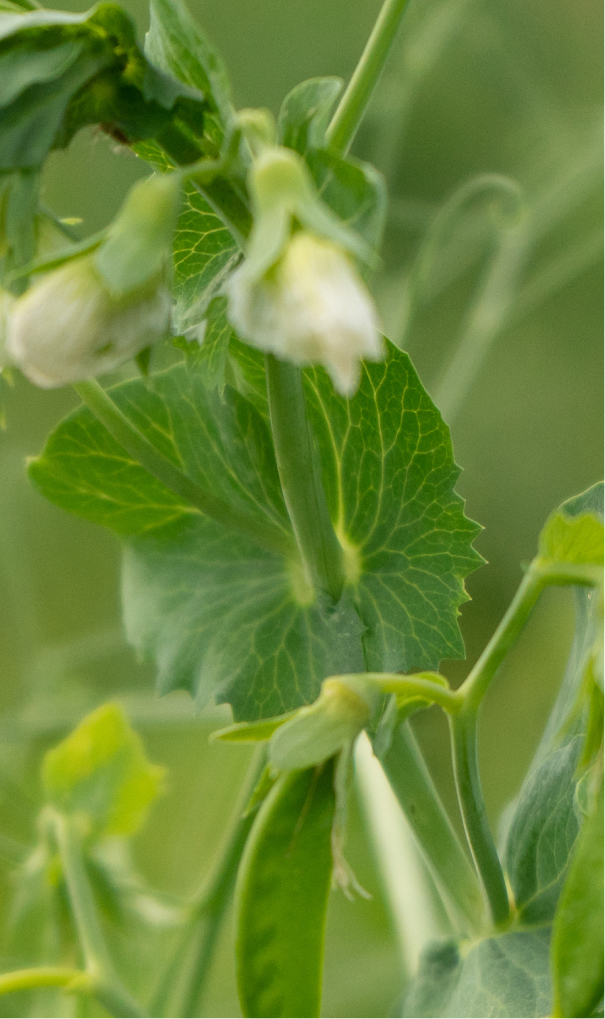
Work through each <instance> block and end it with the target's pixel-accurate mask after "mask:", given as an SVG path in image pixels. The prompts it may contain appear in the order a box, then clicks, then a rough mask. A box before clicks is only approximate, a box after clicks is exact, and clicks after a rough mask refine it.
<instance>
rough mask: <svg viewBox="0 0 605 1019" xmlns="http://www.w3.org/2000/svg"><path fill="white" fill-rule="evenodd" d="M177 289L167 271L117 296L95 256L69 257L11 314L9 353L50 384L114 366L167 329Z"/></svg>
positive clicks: (33, 376) (29, 372) (32, 374)
mask: <svg viewBox="0 0 605 1019" xmlns="http://www.w3.org/2000/svg"><path fill="white" fill-rule="evenodd" d="M170 308H171V299H170V291H169V289H168V287H167V285H166V283H165V278H164V273H162V272H161V273H159V274H158V275H157V276H156V278H155V279H154V280H150V281H148V282H147V283H146V285H145V286H143V287H139V288H137V289H136V290H133V291H131V292H130V293H128V294H127V295H126V296H122V297H113V296H112V295H111V293H110V291H109V289H108V287H107V285H106V283H105V282H104V280H102V278H101V276H100V274H99V272H98V270H97V268H96V266H95V264H94V255H87V256H85V257H82V258H78V259H74V260H73V261H70V262H67V263H66V264H65V265H63V266H61V268H59V269H55V270H54V271H53V272H50V273H48V274H47V275H46V276H45V277H44V278H43V279H42V280H41V281H40V282H39V283H35V284H34V285H33V286H32V287H30V289H29V290H27V291H26V293H25V294H23V296H22V297H20V298H18V300H17V301H16V302H15V304H14V306H13V309H12V313H11V314H10V317H9V324H8V336H7V344H6V347H7V353H8V355H9V357H10V358H11V359H12V361H13V362H14V363H15V364H16V365H17V366H18V367H19V368H20V369H21V371H22V372H23V373H24V375H26V376H27V377H28V378H29V379H30V380H31V381H32V382H34V383H35V384H36V385H37V386H42V387H43V388H45V389H52V388H55V387H57V386H64V385H67V384H69V383H72V382H79V381H81V380H82V379H86V378H89V377H90V376H91V375H101V374H103V373H104V372H109V371H113V370H114V369H115V368H118V367H119V366H120V365H121V364H123V363H124V361H127V360H128V359H129V358H131V357H134V355H135V354H137V353H138V352H139V351H140V350H142V349H143V348H144V347H147V346H149V345H151V344H153V343H155V342H157V341H158V340H160V339H162V337H163V336H164V335H165V334H166V333H167V331H168V328H169V323H170Z"/></svg>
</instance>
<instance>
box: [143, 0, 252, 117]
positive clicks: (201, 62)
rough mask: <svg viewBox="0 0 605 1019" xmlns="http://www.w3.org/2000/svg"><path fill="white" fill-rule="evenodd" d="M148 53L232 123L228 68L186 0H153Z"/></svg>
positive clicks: (147, 38) (154, 60)
mask: <svg viewBox="0 0 605 1019" xmlns="http://www.w3.org/2000/svg"><path fill="white" fill-rule="evenodd" d="M145 53H146V55H147V56H148V57H149V59H150V60H151V61H152V63H154V64H155V65H156V67H159V68H161V69H162V70H163V71H167V72H168V73H170V74H173V75H174V77H175V78H178V80H179V81H182V82H184V83H185V84H186V85H190V86H191V87H193V88H195V89H199V90H200V91H201V92H203V93H204V95H205V96H206V97H207V99H208V101H209V103H210V107H211V109H213V110H214V111H216V112H218V113H219V114H220V116H221V119H222V122H223V127H224V126H225V125H226V124H228V123H229V121H230V120H231V118H232V116H233V111H232V106H231V96H230V85H229V77H228V75H227V70H226V67H225V65H224V63H223V60H222V58H221V57H220V56H219V54H218V52H217V51H216V50H215V49H214V47H213V46H211V44H210V42H209V41H208V39H207V37H206V35H205V34H204V32H202V29H201V28H200V26H199V25H198V23H197V21H195V19H194V18H192V16H191V14H190V13H189V11H188V9H187V7H186V5H185V3H184V2H183V0H151V5H150V25H149V31H148V33H147V35H146V37H145Z"/></svg>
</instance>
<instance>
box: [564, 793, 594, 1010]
mask: <svg viewBox="0 0 605 1019" xmlns="http://www.w3.org/2000/svg"><path fill="white" fill-rule="evenodd" d="M552 970H553V984H554V1010H553V1013H552V1014H553V1015H555V1016H570V1017H574V1016H587V1015H591V1014H592V1012H593V1010H594V1009H595V1006H596V1005H597V1004H598V1002H599V1000H600V999H601V998H602V995H603V789H602V786H601V788H600V790H599V791H598V793H597V796H596V804H595V805H594V807H593V810H592V812H591V813H590V814H589V815H588V817H586V819H585V821H584V823H583V825H582V829H581V832H580V836H579V838H578V842H577V845H576V848H575V850H574V853H573V857H572V860H571V863H570V868H569V874H568V877H567V880H566V882H565V886H564V888H563V891H562V893H561V899H560V901H559V905H558V908H557V913H556V916H555V922H554V927H553V942H552Z"/></svg>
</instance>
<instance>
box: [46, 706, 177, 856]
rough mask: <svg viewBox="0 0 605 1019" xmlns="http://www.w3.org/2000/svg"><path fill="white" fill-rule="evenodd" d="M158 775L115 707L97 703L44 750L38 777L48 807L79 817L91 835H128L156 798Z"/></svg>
mask: <svg viewBox="0 0 605 1019" xmlns="http://www.w3.org/2000/svg"><path fill="white" fill-rule="evenodd" d="M163 774H164V771H163V769H162V768H159V767H157V766H155V765H153V764H150V763H149V762H148V760H147V758H146V757H145V752H144V750H143V745H142V743H141V740H140V739H139V737H138V736H137V734H136V733H135V732H134V731H133V730H132V729H131V728H130V725H129V724H128V720H127V719H126V716H125V715H124V712H123V711H122V709H121V708H120V706H119V705H117V704H103V705H102V706H101V707H100V708H97V709H96V711H93V712H92V714H90V715H88V717H87V718H85V719H84V720H83V721H82V722H81V723H80V725H79V726H78V727H77V728H76V729H75V730H74V732H72V733H71V735H69V736H67V738H66V739H64V740H63V742H62V743H59V745H58V746H56V747H54V749H52V750H49V751H48V752H47V754H46V755H45V757H44V762H43V766H42V778H43V783H44V790H45V793H46V796H47V797H48V800H49V802H50V803H52V804H53V806H55V807H56V808H57V809H58V810H61V811H64V812H66V813H77V814H84V815H86V817H87V818H88V822H89V825H90V831H91V833H94V834H95V835H97V836H99V835H132V834H134V832H135V831H137V830H138V828H140V826H141V824H142V823H143V821H144V819H145V815H146V813H147V810H148V807H149V805H150V804H151V803H152V802H153V800H154V799H155V798H156V796H157V795H158V791H159V787H160V783H161V780H162V777H163Z"/></svg>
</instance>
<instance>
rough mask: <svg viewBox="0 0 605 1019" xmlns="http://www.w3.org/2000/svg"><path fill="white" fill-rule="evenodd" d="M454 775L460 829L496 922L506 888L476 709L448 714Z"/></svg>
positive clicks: (502, 913) (504, 906)
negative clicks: (489, 810) (483, 772)
mask: <svg viewBox="0 0 605 1019" xmlns="http://www.w3.org/2000/svg"><path fill="white" fill-rule="evenodd" d="M450 728H451V733H452V756H453V762H454V776H455V779H456V789H457V792H458V800H459V803H460V811H461V813H462V820H463V821H464V830H465V831H466V837H467V839H468V843H469V846H470V847H471V852H472V854H473V859H474V861H475V866H476V867H477V872H478V874H479V876H480V879H481V883H482V885H483V888H484V891H485V895H486V898H487V901H488V903H489V908H490V912H491V915H492V919H493V921H494V923H495V924H496V926H504V925H505V924H506V923H507V922H508V921H509V920H510V903H509V899H508V892H507V889H506V883H505V880H504V874H503V873H502V867H501V865H500V859H499V857H498V853H497V851H496V847H495V845H494V841H493V839H492V835H491V832H490V828H489V824H488V820H487V812H486V810H485V801H484V799H483V790H482V788H481V778H480V775H479V758H478V753H477V709H476V708H470V709H465V710H463V711H462V712H460V713H459V714H458V715H451V716H450Z"/></svg>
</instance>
